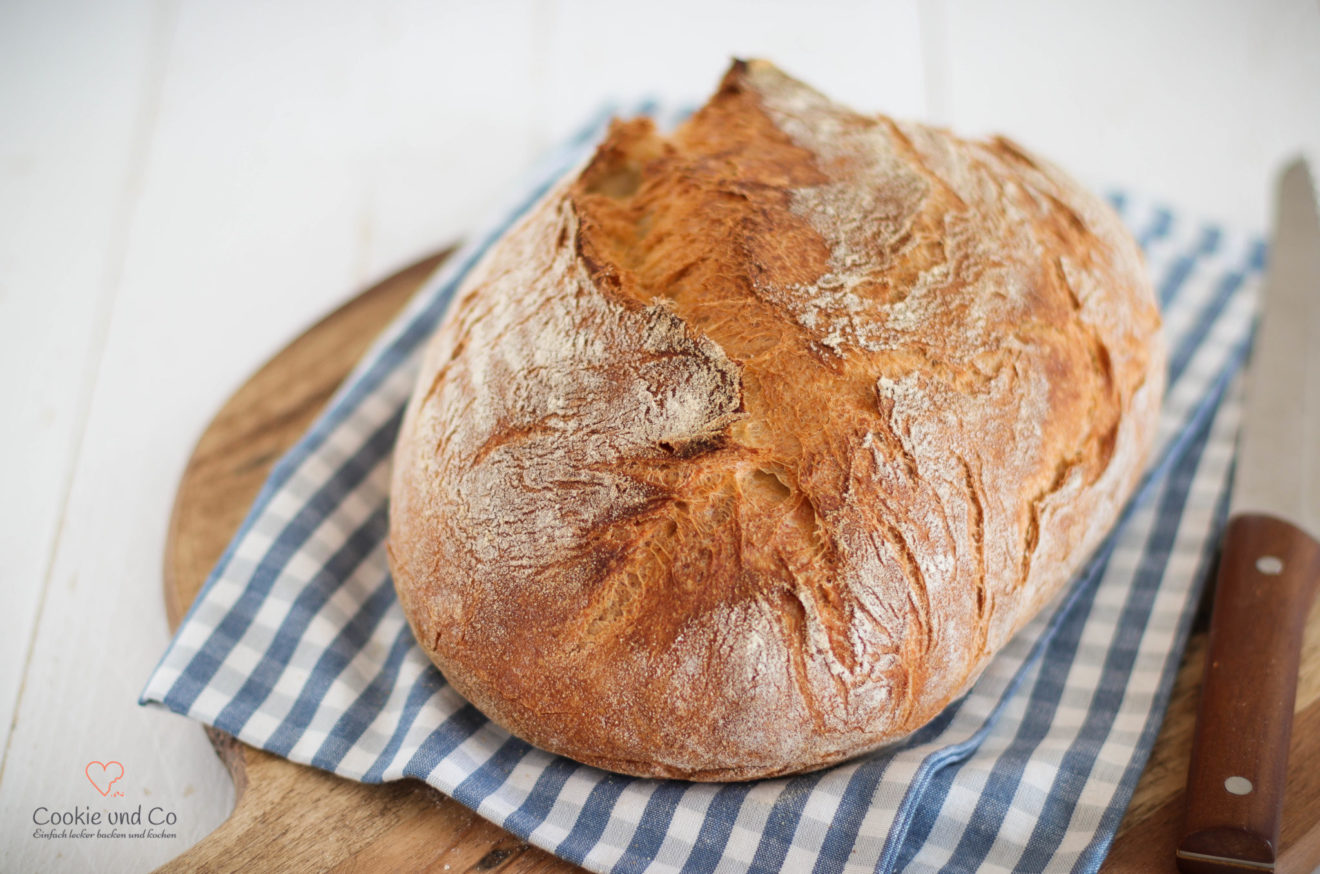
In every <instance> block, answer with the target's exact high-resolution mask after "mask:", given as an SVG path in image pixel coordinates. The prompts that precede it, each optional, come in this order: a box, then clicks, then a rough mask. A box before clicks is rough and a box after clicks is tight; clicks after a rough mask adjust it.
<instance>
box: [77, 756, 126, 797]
mask: <svg viewBox="0 0 1320 874" xmlns="http://www.w3.org/2000/svg"><path fill="white" fill-rule="evenodd" d="M83 773H84V774H86V775H87V780H88V782H89V783H91V784H92V785H93V786H95V787H96V791H97V792H100V793H101V794H102V795H109V794H110V787H111V786H113V785H115V783H117V782H119V781H120V780H122V779H124V766H123V765H121V764H119V763H118V762H88V763H87V767H86V768H84V769H83Z"/></svg>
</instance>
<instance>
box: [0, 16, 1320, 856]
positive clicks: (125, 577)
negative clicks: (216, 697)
mask: <svg viewBox="0 0 1320 874" xmlns="http://www.w3.org/2000/svg"><path fill="white" fill-rule="evenodd" d="M733 54H738V55H742V56H764V57H768V58H770V59H772V60H775V61H776V62H777V63H779V64H780V65H781V66H783V67H785V68H786V69H787V70H789V71H790V72H792V73H795V74H796V75H798V76H800V77H802V78H804V79H805V80H807V81H808V82H810V83H812V84H814V85H816V86H817V87H819V88H821V89H822V90H824V91H825V92H827V93H829V94H831V95H834V96H836V97H839V98H842V99H844V100H846V101H848V102H850V103H852V104H854V105H856V106H858V107H862V108H868V109H875V110H881V111H884V112H887V113H890V114H892V115H896V116H901V117H909V118H917V119H927V120H932V121H935V122H938V123H942V124H948V125H951V126H953V127H955V128H956V129H958V130H960V131H964V132H970V133H975V132H988V131H1002V132H1005V133H1008V134H1010V135H1012V136H1014V137H1016V138H1018V139H1019V140H1020V141H1021V142H1023V143H1024V144H1026V145H1027V146H1029V147H1031V148H1033V149H1035V150H1037V151H1039V152H1040V153H1042V154H1044V155H1046V156H1049V157H1051V158H1053V159H1055V160H1056V161H1058V162H1059V163H1061V164H1063V165H1064V166H1066V167H1068V168H1070V169H1072V170H1073V171H1074V172H1075V173H1076V174H1077V175H1078V176H1080V177H1081V178H1082V179H1083V180H1085V181H1087V182H1090V183H1092V184H1094V185H1096V186H1100V187H1107V186H1110V185H1122V186H1125V187H1128V188H1131V189H1134V190H1138V191H1141V192H1145V193H1149V194H1152V195H1155V196H1157V197H1159V198H1161V199H1163V200H1164V201H1166V202H1167V203H1168V204H1170V205H1171V206H1173V207H1175V208H1177V209H1178V210H1180V211H1182V212H1185V213H1187V214H1189V215H1195V216H1199V217H1205V218H1210V219H1215V220H1218V221H1222V222H1226V223H1228V224H1230V225H1236V226H1246V227H1251V228H1257V229H1263V228H1264V227H1265V226H1266V221H1267V213H1268V194H1267V192H1268V185H1269V179H1270V176H1271V174H1272V172H1273V169H1274V167H1275V166H1276V165H1277V164H1278V163H1279V161H1280V160H1281V159H1283V158H1285V157H1286V156H1289V155H1291V154H1295V153H1297V152H1299V151H1301V152H1304V153H1306V154H1308V155H1309V156H1310V157H1311V159H1312V160H1313V161H1317V160H1320V6H1318V5H1317V3H1316V2H1314V0H1279V2H1270V3H1247V2H1233V0H1215V2H1201V0H1177V2H1169V3H1160V4H1155V3H1149V2H1144V0H1124V2H1110V3H1085V4H1081V3H1078V4H1068V3H1057V2H1048V0H1039V2H1032V0H1012V2H1007V3H993V4H991V3H973V2H959V0H893V2H883V3H851V2H850V3H836V4H825V3H819V4H816V5H814V6H812V7H805V6H804V7H798V6H789V5H788V4H786V3H736V4H724V5H722V4H719V3H716V2H714V0H697V2H689V0H664V2H661V3H654V4H649V8H646V9H642V8H638V7H635V6H626V7H625V4H623V3H618V2H585V3H576V2H570V0H510V2H491V3H485V4H480V5H477V4H458V3H453V4H440V3H431V2H423V0H419V2H395V3H372V4H366V3H357V2H348V0H333V2H328V0H317V2H311V0H308V2H283V3H266V2H201V0H122V2H93V0H88V2H70V0H59V2H52V0H19V2H14V0H5V2H4V3H0V493H2V494H3V500H2V501H0V619H3V621H4V623H5V626H4V631H3V632H0V734H3V738H4V747H3V765H2V766H0V767H2V768H3V770H0V835H2V836H3V842H2V844H0V859H2V860H3V861H2V862H0V867H3V868H5V869H6V870H15V871H36V870H41V871H85V870H98V871H121V870H122V871H135V870H143V869H147V868H150V867H152V866H154V865H156V864H158V863H160V862H163V861H164V860H166V859H168V858H170V857H172V856H174V855H176V854H178V853H179V852H180V851H182V850H183V849H184V848H185V847H187V846H188V845H190V844H191V843H193V842H195V841H197V840H198V839H199V838H201V837H202V836H203V835H204V834H206V833H207V832H209V831H210V830H211V829H213V828H214V827H215V826H216V825H217V824H218V823H219V822H220V821H221V820H223V819H224V817H225V816H226V815H227V813H228V811H229V808H230V805H231V804H232V800H233V796H232V790H231V789H230V786H229V781H228V778H227V777H226V775H225V773H224V772H223V769H222V768H221V766H220V764H219V762H218V761H217V760H216V758H215V756H214V755H213V754H212V753H211V751H210V748H209V745H208V744H207V741H206V740H205V738H204V736H203V734H202V732H201V730H200V729H199V728H198V727H197V726H196V725H193V724H190V723H189V722H187V721H186V720H184V719H181V718H179V717H175V716H170V715H166V714H163V713H161V712H158V711H150V710H143V709H141V708H139V707H138V706H137V704H136V699H137V694H138V692H139V690H140V688H141V686H142V684H143V682H144V680H145V678H146V676H147V675H148V673H149V672H150V670H151V668H152V667H153V666H154V664H155V662H156V659H157V658H158V657H159V655H160V653H161V652H162V650H163V648H164V646H165V643H166V639H167V632H166V626H165V617H164V611H163V607H162V601H161V580H160V563H161V551H162V545H163V542H164V535H165V527H166V520H167V518H168V513H169V510H170V505H171V501H172V498H173V492H174V487H175V483H176V480H177V478H178V476H179V473H180V471H181V470H182V467H183V464H184V461H185V459H186V458H187V456H188V454H189V451H190V449H191V446H192V444H193V441H194V440H195V439H196V437H197V436H198V435H199V434H200V432H201V430H202V428H203V427H204V426H205V424H206V422H207V420H208V419H209V417H210V415H211V414H212V412H213V411H214V410H215V409H216V408H217V407H218V406H219V404H220V403H221V402H222V401H223V400H224V399H225V397H226V396H227V395H228V394H229V393H230V391H232V389H233V388H235V387H236V386H237V385H238V384H239V383H240V382H241V381H242V379H243V378H244V377H245V375H246V374H247V373H248V372H249V371H251V370H252V369H253V368H255V367H256V366H257V365H258V364H259V363H260V362H261V361H262V360H264V359H265V358H266V357H267V356H268V355H269V354H270V353H272V352H274V351H275V350H276V349H277V348H278V347H280V346H281V345H282V344H283V342H284V341H285V340H287V339H289V338H290V337H292V336H293V335H295V334H296V333H298V332H299V330H300V329H301V328H302V327H303V326H305V325H307V324H308V323H310V322H311V321H312V320H313V319H314V318H315V317H316V316H317V315H318V314H320V313H322V312H323V311H325V310H327V309H329V308H330V307H332V306H333V305H334V304H336V303H337V302H339V301H341V300H343V299H344V298H346V297H348V296H350V295H351V294H353V293H354V292H355V291H357V290H360V289H361V288H363V287H365V286H366V285H368V284H370V283H371V282H372V281H373V280H375V279H377V278H380V277H382V276H383V275H385V274H386V273H388V272H391V271H393V270H394V269H395V268H398V267H400V266H403V265H404V264H407V263H408V262H410V261H411V260H413V259H415V258H417V257H419V256H421V255H422V254H424V253H426V252H429V251H431V250H433V249H434V248H436V247H437V246H438V245H439V244H441V243H443V242H446V241H450V240H454V239H457V238H459V237H461V236H463V234H464V233H466V232H467V231H468V230H469V228H471V226H472V224H473V222H474V221H475V220H476V219H477V218H478V217H479V216H481V215H483V214H484V211H485V210H486V209H487V207H488V205H489V204H491V203H492V202H495V201H498V200H499V199H500V198H501V197H503V196H504V195H506V194H507V193H508V189H507V186H508V184H509V182H510V181H511V180H512V179H515V178H517V176H518V175H519V173H520V172H522V171H523V170H525V169H526V167H527V166H528V164H529V162H530V161H531V160H532V159H533V158H534V157H535V156H536V155H537V153H538V152H539V151H540V150H541V149H542V148H544V147H545V146H547V145H548V144H550V143H552V142H553V141H554V140H555V139H556V138H557V137H560V136H562V135H563V134H564V133H566V132H567V131H569V130H571V129H573V128H574V127H575V126H576V125H577V124H578V123H579V122H580V121H581V120H582V119H583V118H584V117H585V116H586V115H587V114H588V113H589V112H590V111H591V110H592V109H593V108H595V107H597V106H598V105H599V104H600V103H601V101H602V100H604V99H605V98H608V97H610V96H624V97H630V96H636V95H639V94H643V93H654V94H657V95H661V96H666V97H671V98H683V99H689V100H691V101H692V102H698V101H699V100H700V99H701V98H702V97H703V95H704V94H705V92H707V91H708V90H709V89H711V88H712V87H713V85H714V84H715V82H716V81H717V79H718V77H719V75H720V73H721V72H722V70H723V67H724V65H725V64H726V63H727V59H728V57H729V56H730V55H733ZM1318 166H1320V165H1318ZM93 760H99V761H103V762H104V761H109V760H115V761H118V762H121V763H123V765H124V769H125V775H124V777H123V779H122V780H121V781H120V783H119V784H117V785H116V787H115V789H116V791H123V792H124V795H125V798H126V799H127V800H128V801H129V802H133V801H136V802H140V803H142V804H143V805H144V811H149V810H150V809H151V808H153V807H159V808H161V809H162V811H168V812H171V813H173V814H175V816H176V817H177V823H176V824H175V825H173V826H170V827H169V828H168V830H170V831H173V832H174V833H175V834H176V835H177V837H176V838H173V839H168V838H166V839H161V838H138V839H88V840H72V839H65V840H59V839H40V838H37V837H34V831H35V830H36V829H37V828H38V826H37V824H35V823H34V822H33V814H34V811H37V809H38V808H42V807H44V808H47V809H48V810H50V811H72V810H76V809H90V810H96V809H98V802H101V801H102V799H101V797H100V796H99V795H98V794H97V793H96V790H95V789H93V788H92V786H91V784H90V783H89V782H88V780H87V778H86V777H85V776H84V767H85V766H86V764H87V763H88V762H89V761H93ZM42 816H46V814H43V815H42Z"/></svg>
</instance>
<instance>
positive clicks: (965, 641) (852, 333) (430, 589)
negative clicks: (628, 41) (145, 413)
mask: <svg viewBox="0 0 1320 874" xmlns="http://www.w3.org/2000/svg"><path fill="white" fill-rule="evenodd" d="M1164 361H1165V359H1164V350H1163V347H1162V344H1161V339H1160V320H1159V315H1158V312H1157V309H1156V306H1155V303H1154V300H1153V296H1152V293H1151V288H1150V285H1149V283H1148V281H1147V279H1146V278H1145V276H1144V269H1143V264H1142V260H1141V256H1140V253H1139V251H1138V249H1137V247H1136V245H1135V244H1134V242H1133V241H1132V239H1131V238H1130V236H1129V235H1128V234H1127V233H1126V232H1125V230H1124V229H1123V227H1122V226H1121V225H1120V223H1119V221H1118V219H1117V217H1116V216H1115V215H1114V213H1113V212H1112V210H1110V209H1109V207H1108V206H1107V205H1106V204H1104V203H1103V202H1102V201H1101V200H1100V199H1098V198H1097V197H1095V196H1093V195H1091V194H1089V193H1087V192H1086V191H1084V190H1083V189H1082V188H1080V187H1079V186H1078V185H1077V184H1076V183H1074V182H1073V181H1072V180H1071V179H1069V178H1068V177H1067V176H1065V175H1064V174H1063V173H1061V172H1060V171H1059V170H1058V169H1056V168H1055V167H1053V166H1051V165H1050V164H1048V163H1046V162H1044V161H1042V160H1040V159H1038V158H1036V157H1034V156H1032V155H1030V154H1028V153H1027V152H1026V151H1024V150H1023V149H1021V148H1020V147H1018V146H1017V145H1015V144H1013V143H1011V142H1009V141H1008V140H1005V139H1002V138H992V139H990V140H988V141H971V140H965V139H960V138H958V137H956V136H953V135H952V134H950V133H948V132H946V131H943V130H939V129H935V128H931V127H926V126H923V125H919V124H907V123H901V122H895V121H891V120H890V119H888V118H885V117H880V116H870V115H860V114H857V113H855V112H852V111H850V110H849V109H847V108H845V107H843V106H840V105H838V104H836V103H833V102H831V101H830V100H829V99H827V98H826V97H824V96H822V95H821V94H819V93H817V92H816V91H813V90H811V89H810V88H808V87H807V86H805V85H803V84H801V83H799V82H797V81H795V80H794V79H792V78H790V77H788V76H787V75H785V74H784V73H782V72H780V71H779V70H778V69H776V68H775V67H774V66H772V65H771V64H769V63H766V62H761V61H752V62H746V63H744V62H738V63H735V64H734V65H733V67H732V69H731V70H730V71H729V72H728V74H727V75H726V76H725V78H724V80H723V82H722V84H721V85H720V88H719V90H718V92H717V93H716V94H715V95H714V96H713V97H712V98H711V100H710V102H709V103H708V104H707V105H706V106H705V107H704V108H702V109H701V110H700V111H698V112H697V113H696V114H695V115H694V116H693V117H692V118H691V119H690V120H689V121H687V122H686V123H685V124H683V125H682V126H681V127H680V128H679V129H678V130H677V131H676V132H675V133H673V134H672V135H669V136H665V135H663V134H661V133H659V132H657V131H656V129H655V128H654V127H653V126H652V124H651V122H650V121H648V120H646V119H637V120H632V121H625V122H616V123H615V124H614V125H613V127H612V129H611V130H610V132H609V134H608V136H607V137H606V138H605V141H604V142H603V143H601V144H600V146H599V148H598V149H597V150H596V152H595V155H594V156H593V157H592V158H591V160H590V162H589V163H587V164H586V165H585V167H584V168H580V169H579V170H578V171H575V172H573V173H571V174H570V175H569V177H568V178H565V179H563V180H562V181H561V182H560V183H559V184H558V185H557V186H556V187H554V189H553V190H552V191H550V192H549V193H548V194H547V195H546V196H545V197H544V198H543V199H542V200H541V201H540V203H539V204H538V205H537V206H535V207H534V208H533V209H532V210H531V211H530V213H529V214H528V215H526V217H525V218H523V219H522V220H521V221H520V223H518V224H517V225H516V226H515V227H513V228H512V229H511V230H510V231H509V232H508V233H507V234H506V235H505V236H504V238H503V239H501V240H500V241H499V242H498V243H496V244H495V245H494V247H493V248H492V249H491V250H490V251H489V253H488V254H487V255H486V256H485V258H484V259H483V260H482V261H481V262H480V264H479V265H478V266H477V267H476V268H475V269H474V270H473V271H472V273H471V274H470V276H469V277H468V278H467V280H466V281H465V283H464V284H463V286H462V288H461V289H460V291H459V293H458V295H457V296H456V298H455V302H454V304H453V306H452V308H451V310H450V312H449V313H448V315H447V317H446V319H445V321H444V323H443V325H442V326H441V327H440V328H439V330H438V332H437V333H436V335H435V337H434V338H433V340H432V341H431V343H430V345H429V347H428V349H427V353H426V356H425V363H424V365H423V369H422V372H421V374H420V377H419V380H418V382H417V389H416V392H415V394H414V396H413V398H412V401H411V403H410V404H409V406H408V409H407V412H406V416H405V419H404V421H403V425H402V430H401V432H400V436H399V441H398V445H397V449H396V453H395V462H394V472H393V484H392V505H391V510H390V538H389V546H390V550H389V554H390V565H391V568H392V570H393V574H394V580H395V584H396V587H397V589H398V594H399V598H400V600H401V601H402V604H403V609H404V611H405V613H406V614H407V617H408V619H409V621H410V622H411V624H412V628H413V630H414V632H415V633H416V636H417V639H418V641H419V642H420V643H421V645H422V647H423V648H424V649H425V650H426V652H427V653H428V654H429V655H430V657H431V658H432V659H433V660H434V662H435V664H436V665H437V666H439V668H440V670H441V671H442V672H443V673H444V675H445V677H446V678H447V679H448V681H449V682H450V683H451V684H452V685H453V686H454V688H455V689H457V691H458V692H460V693H461V694H462V695H464V696H465V697H466V698H467V699H468V700H470V701H471V702H472V703H473V704H475V705H476V706H477V707H478V708H480V709H481V710H482V711H483V712H484V713H486V714H487V715H488V716H489V717H490V718H491V719H493V720H495V721H496V722H498V723H499V724H501V725H503V726H505V727H506V728H507V729H508V730H509V731H511V732H513V733H514V734H516V735H519V736H520V737H522V738H524V739H526V740H527V741H529V742H531V743H533V744H535V745H537V746H539V747H542V748H544V749H547V750H550V751H553V752H556V753H560V754H563V755H565V756H569V757H572V758H574V759H576V760H578V761H581V762H585V763H588V764H590V765H595V766H598V767H601V768H606V769H610V770H614V771H620V772H624V773H628V774H636V775H642V776H647V777H677V778H685V779H691V780H742V779H750V778H756V777H766V776H772V775H779V774H787V773H792V772H798V771H804V770H810V769H814V768H819V767H822V766H824V765H828V764H830V763H833V762H837V761H840V760H842V759H846V758H849V757H851V756H855V755H857V754H859V753H862V752H865V751H868V750H872V749H874V748H876V747H878V746H881V745H883V744H886V743H888V742H891V741H894V740H897V739H899V738H902V737H903V736H904V735H907V734H908V733H910V732H912V731H913V730H915V729H917V728H918V727H920V726H921V725H923V724H924V723H926V722H927V721H929V720H930V719H932V718H933V717H934V716H936V715H937V714H938V713H939V712H940V710H941V709H942V708H944V707H945V706H946V705H948V704H949V703H950V702H951V701H953V700H954V699H955V698H957V697H958V696H959V695H960V694H961V693H963V692H964V691H965V690H966V689H967V688H968V687H969V685H970V684H971V683H972V682H973V681H974V680H975V678H976V677H977V676H978V674H979V673H980V672H981V670H982V669H983V668H984V667H985V665H986V663H987V661H988V660H989V659H990V658H991V657H992V656H993V655H994V654H995V652H996V651H997V650H999V649H1000V648H1001V647H1002V646H1003V645H1004V644H1005V642H1006V641H1008V639H1009V638H1010V637H1011V636H1012V635H1013V634H1014V633H1015V632H1016V631H1017V630H1018V629H1019V628H1020V627H1021V626H1022V625H1023V624H1024V623H1026V622H1027V620H1028V619H1030V618H1031V617H1032V615H1033V614H1035V613H1037V612H1038V611H1039V610H1040V609H1041V608H1042V607H1043V606H1044V605H1045V604H1046V603H1047V602H1049V601H1050V599H1051V598H1052V597H1053V596H1055V595H1056V594H1057V593H1059V592H1060V590H1061V589H1062V588H1063V587H1064V586H1065V584H1066V583H1067V582H1068V580H1069V578H1070V577H1071V576H1072V575H1073V574H1074V573H1075V572H1076V571H1077V569H1078V568H1079V565H1080V564H1081V563H1082V562H1083V561H1084V560H1085V558H1086V557H1087V555H1088V553H1090V552H1091V551H1092V550H1093V549H1094V548H1095V547H1096V546H1097V545H1098V543H1099V541H1100V540H1101V538H1102V537H1103V535H1104V534H1105V532H1106V530H1107V529H1108V528H1109V527H1110V526H1111V525H1112V523H1113V521H1114V519H1115V518H1116V516H1117V514H1118V512H1119V510H1120V508H1121V506H1122V504H1123V503H1124V501H1125V500H1126V498H1127V497H1128V495H1129V494H1130V492H1131V490H1132V489H1133V487H1134V485H1135V483H1136V481H1137V479H1138V476H1139V474H1140V472H1141V468H1142V465H1143V463H1144V459H1145V456H1146V454H1147V450H1148V447H1149V446H1150V444H1151V441H1152V437H1153V434H1154V430H1155V425H1156V416H1157V413H1158V408H1159V405H1160V400H1161V394H1162V391H1163V373H1164Z"/></svg>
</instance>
